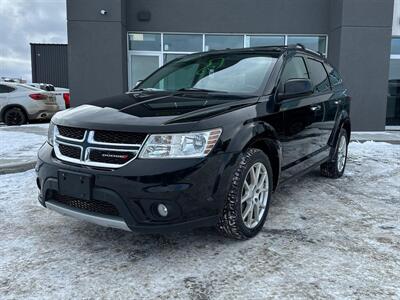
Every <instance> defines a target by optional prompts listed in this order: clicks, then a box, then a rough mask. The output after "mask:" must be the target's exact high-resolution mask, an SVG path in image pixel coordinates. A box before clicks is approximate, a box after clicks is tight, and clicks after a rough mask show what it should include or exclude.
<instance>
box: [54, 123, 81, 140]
mask: <svg viewBox="0 0 400 300" xmlns="http://www.w3.org/2000/svg"><path fill="white" fill-rule="evenodd" d="M57 129H58V132H59V133H60V135H62V136H65V137H67V138H70V139H75V140H82V139H83V137H84V136H85V131H86V130H85V129H83V128H75V127H66V126H57Z"/></svg>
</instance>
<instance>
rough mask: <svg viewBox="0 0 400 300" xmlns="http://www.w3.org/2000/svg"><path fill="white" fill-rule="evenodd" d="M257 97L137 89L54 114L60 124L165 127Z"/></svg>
mask: <svg viewBox="0 0 400 300" xmlns="http://www.w3.org/2000/svg"><path fill="white" fill-rule="evenodd" d="M257 101H258V96H243V95H236V94H235V95H233V94H223V93H202V92H175V93H171V92H169V93H167V92H139V93H127V94H124V95H120V96H114V97H109V98H104V99H100V100H97V101H93V102H90V103H88V104H86V105H82V106H79V107H77V108H73V109H70V110H67V111H64V112H61V113H59V114H57V115H56V117H55V119H54V121H55V122H56V123H58V124H61V125H67V126H80V127H81V126H82V127H87V128H99V127H104V126H107V125H110V126H112V125H113V124H115V125H116V124H118V125H126V126H135V127H136V126H140V127H141V126H147V127H148V126H165V125H173V124H180V123H190V122H197V121H201V120H202V119H206V118H211V117H214V116H216V115H219V114H223V113H226V112H229V111H233V110H236V109H239V108H242V107H245V106H249V105H252V104H254V103H256V102H257Z"/></svg>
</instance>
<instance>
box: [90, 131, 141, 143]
mask: <svg viewBox="0 0 400 300" xmlns="http://www.w3.org/2000/svg"><path fill="white" fill-rule="evenodd" d="M145 138H146V134H145V133H133V132H121V131H105V130H96V131H95V133H94V140H95V141H96V142H102V143H115V144H132V145H140V144H142V143H143V141H144V139H145Z"/></svg>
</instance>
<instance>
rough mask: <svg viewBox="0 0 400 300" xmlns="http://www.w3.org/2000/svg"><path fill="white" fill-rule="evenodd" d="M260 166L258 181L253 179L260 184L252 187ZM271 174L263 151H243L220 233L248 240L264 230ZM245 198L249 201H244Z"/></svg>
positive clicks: (219, 226)
mask: <svg viewBox="0 0 400 300" xmlns="http://www.w3.org/2000/svg"><path fill="white" fill-rule="evenodd" d="M258 167H259V168H260V171H259V176H258V180H253V181H255V182H257V183H259V185H258V187H256V188H254V189H251V188H250V186H254V185H253V184H251V183H252V179H253V178H256V172H257V170H258ZM253 171H254V173H253ZM252 175H255V176H254V177H252ZM264 175H266V178H265V179H264ZM272 176H273V173H272V168H271V164H270V161H269V159H268V156H267V155H265V153H264V152H263V151H261V150H259V149H254V148H250V149H248V150H246V151H245V152H244V153H242V154H241V157H240V158H239V163H238V165H237V167H236V170H235V171H234V173H233V178H232V183H231V186H230V189H229V191H228V194H227V199H226V203H225V206H224V209H223V212H222V216H221V217H220V220H219V222H218V224H217V229H218V231H219V232H220V233H222V234H223V235H224V236H226V237H229V238H233V239H237V240H245V239H249V238H251V237H254V236H255V235H256V234H257V233H258V232H259V231H260V230H261V229H262V227H263V225H264V223H265V220H266V218H267V214H268V209H269V203H270V200H271V193H272V184H273V183H272ZM245 180H246V184H245ZM249 183H250V184H251V185H249ZM261 183H262V184H261ZM255 186H257V185H255ZM246 191H247V192H246ZM248 195H251V196H248ZM242 199H243V200H245V199H248V200H246V201H245V202H243V204H242ZM254 201H255V202H254ZM257 212H258V214H257ZM246 213H247V215H246ZM244 215H245V217H244ZM250 215H251V216H250ZM257 215H258V217H257ZM252 219H253V223H252V222H251V220H252Z"/></svg>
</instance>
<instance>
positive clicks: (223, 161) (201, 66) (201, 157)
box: [36, 45, 350, 239]
mask: <svg viewBox="0 0 400 300" xmlns="http://www.w3.org/2000/svg"><path fill="white" fill-rule="evenodd" d="M349 100H350V98H349V96H348V95H347V92H346V89H345V88H344V87H343V84H342V79H341V78H340V76H339V74H338V73H337V72H336V71H335V69H334V68H332V66H330V65H329V64H328V63H327V62H326V60H325V59H324V58H323V57H322V56H321V55H319V54H318V53H316V52H313V51H310V50H307V49H305V48H304V47H303V46H301V45H296V46H287V47H283V46H282V47H261V48H248V49H238V50H223V51H211V52H204V53H197V54H192V55H188V56H185V57H182V58H178V59H176V60H174V61H172V62H170V63H168V64H166V65H165V66H163V67H162V68H160V69H158V70H157V71H155V72H154V73H153V74H151V75H150V76H149V77H147V78H146V79H145V80H143V81H141V82H140V83H138V85H137V86H136V87H135V88H134V89H133V90H131V91H130V92H128V93H126V94H124V95H120V96H116V97H111V98H105V99H102V100H98V101H95V102H92V103H88V104H87V105H82V106H79V107H77V108H73V109H69V110H66V111H63V112H60V113H58V114H57V115H56V116H54V117H53V119H52V122H51V124H50V129H49V136H48V141H47V142H46V143H45V144H44V145H43V146H42V147H41V149H40V150H39V159H38V163H37V166H36V171H37V175H38V178H37V184H38V187H39V189H40V195H39V201H40V202H41V204H42V205H43V206H45V207H47V208H49V209H52V210H55V211H57V212H59V213H62V214H65V215H69V216H72V217H76V218H79V219H83V220H87V221H90V222H94V223H96V224H100V225H104V226H109V227H115V228H120V229H126V230H132V231H138V232H149V233H150V232H164V231H167V230H183V229H189V228H194V227H201V226H216V227H217V229H218V230H219V231H221V232H222V233H223V234H225V235H226V236H228V237H232V238H236V239H246V238H250V237H252V236H254V235H256V234H257V233H258V232H259V231H260V229H261V228H262V226H263V224H264V222H265V219H266V217H267V213H268V207H269V204H270V202H271V194H272V192H273V191H275V190H276V188H277V186H278V183H283V182H285V181H287V180H288V179H291V178H294V177H295V176H296V175H301V174H304V173H305V172H307V171H309V170H311V169H312V168H315V167H316V166H320V169H321V173H322V175H324V176H327V177H331V178H337V177H340V176H342V174H343V172H344V168H345V164H346V157H347V146H348V143H349V139H350V120H349V107H350V104H349Z"/></svg>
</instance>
